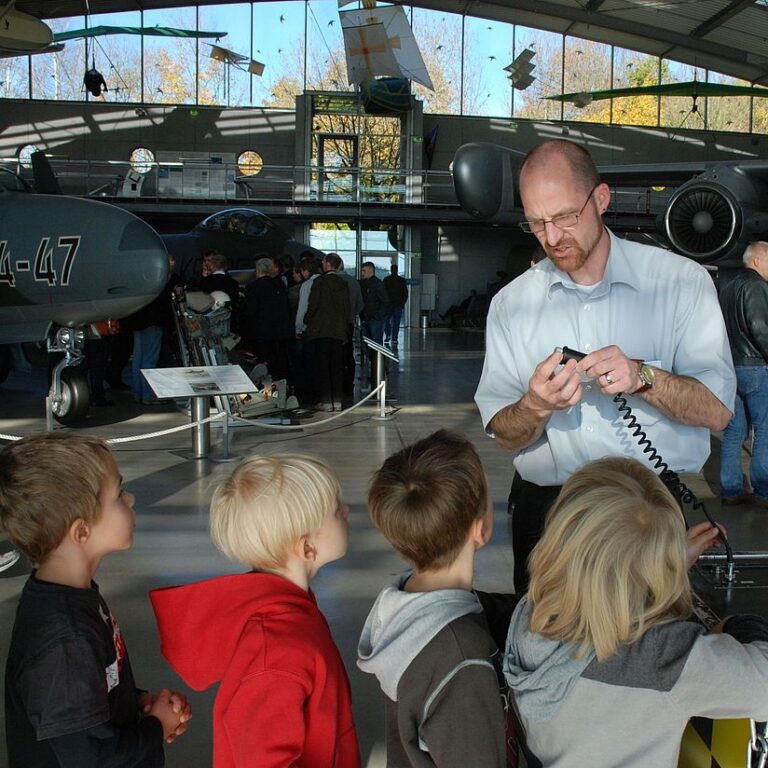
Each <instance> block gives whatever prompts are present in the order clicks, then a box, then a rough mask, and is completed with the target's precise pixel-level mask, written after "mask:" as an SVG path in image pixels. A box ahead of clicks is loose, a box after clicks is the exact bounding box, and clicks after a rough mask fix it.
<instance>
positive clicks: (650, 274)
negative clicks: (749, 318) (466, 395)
mask: <svg viewBox="0 0 768 768" xmlns="http://www.w3.org/2000/svg"><path fill="white" fill-rule="evenodd" d="M520 195H521V198H522V202H523V209H524V212H525V219H524V220H523V222H521V226H522V227H523V229H524V230H525V231H528V232H533V234H535V235H536V237H537V238H538V240H539V243H540V245H541V247H542V248H543V249H544V250H545V252H546V254H547V256H548V259H547V260H545V261H543V262H541V263H540V264H537V265H536V266H535V267H533V268H531V269H529V270H527V271H526V272H525V273H523V274H522V275H521V276H520V277H519V278H517V279H516V280H514V281H513V282H512V283H510V284H509V285H508V286H506V287H505V288H503V289H502V290H501V291H500V292H499V293H498V294H497V296H496V297H495V298H494V300H493V302H492V304H491V309H490V312H489V315H488V323H487V330H486V358H485V365H484V367H483V374H482V377H481V379H480V384H479V385H478V389H477V393H476V395H475V400H476V402H477V405H478V407H479V409H480V413H481V416H482V418H483V424H484V426H485V428H486V430H487V431H488V432H489V434H492V435H493V436H494V437H495V438H496V440H497V441H498V442H499V443H500V444H501V445H502V447H504V448H505V449H506V450H508V451H511V452H512V453H514V454H515V459H514V464H515V470H516V471H517V472H518V473H520V475H521V477H522V480H523V488H522V489H521V492H520V495H519V497H518V498H517V501H516V503H515V509H514V514H513V520H512V538H513V549H514V553H515V585H516V589H518V590H523V589H524V588H525V587H526V586H527V568H526V561H527V558H528V555H529V554H530V551H531V550H532V549H533V546H534V545H535V543H536V541H538V539H539V537H540V535H541V530H542V528H543V525H544V516H545V514H546V511H547V509H548V508H549V506H550V505H551V503H552V501H554V498H555V497H556V496H557V493H558V492H559V489H560V486H561V485H562V483H563V481H564V480H565V479H566V478H567V477H568V476H569V475H570V474H571V473H572V472H573V471H575V470H576V469H577V468H578V467H580V466H582V465H583V464H584V463H586V462H587V461H590V460H592V459H596V458H600V457H602V456H605V455H609V454H619V455H627V456H634V457H635V458H638V459H640V460H641V461H647V459H648V456H647V455H646V454H644V453H643V451H642V448H641V447H639V446H638V444H637V442H636V440H635V438H633V436H632V435H631V433H630V431H629V430H628V429H627V428H626V426H625V423H626V422H624V421H623V420H622V417H621V414H620V413H619V411H618V410H617V407H616V404H615V403H613V401H612V399H613V396H614V395H616V394H617V393H624V394H625V395H633V396H632V397H630V398H629V403H630V405H631V407H632V410H633V412H634V414H635V415H636V417H637V421H638V422H639V423H640V424H641V425H642V428H643V430H644V431H645V432H646V433H647V436H648V438H649V439H650V441H651V442H652V443H653V445H654V447H655V448H656V449H657V450H658V451H659V453H660V455H661V456H662V457H663V459H664V460H665V461H666V462H667V464H668V465H669V468H670V469H671V470H673V471H675V472H698V471H699V470H700V469H701V467H702V466H703V464H704V461H705V460H706V458H707V456H708V455H709V439H710V437H709V431H710V430H722V429H724V428H725V426H726V425H727V423H728V421H729V420H730V417H731V409H732V407H733V400H734V393H735V377H734V372H733V364H732V362H731V355H730V350H729V347H728V340H727V336H726V332H725V326H724V323H723V319H722V315H721V313H720V309H719V305H718V301H717V296H716V293H715V289H714V286H713V284H712V281H711V280H710V278H709V275H708V274H707V273H706V270H704V269H703V268H702V267H701V266H699V265H697V264H695V263H694V262H693V261H690V260H688V259H685V258H683V257H681V256H677V255H675V254H672V253H670V252H668V251H664V250H662V249H659V248H651V247H649V246H644V245H639V244H636V243H630V242H628V241H624V240H620V239H618V238H616V237H615V236H614V235H613V234H612V233H611V232H609V231H608V230H607V229H606V228H605V227H604V226H603V222H602V219H601V216H602V214H603V213H604V212H605V210H606V209H607V207H608V204H609V203H610V199H611V193H610V189H609V188H608V185H607V184H604V183H602V182H601V181H600V178H599V175H598V173H597V169H596V168H595V166H594V163H593V162H592V158H591V157H590V156H589V153H588V152H587V151H586V150H584V149H583V148H582V147H580V146H579V145H577V144H574V143H573V142H570V141H565V140H554V141H549V142H545V143H544V144H541V145H539V146H537V147H535V148H534V149H533V150H532V151H531V152H530V153H529V154H528V155H527V157H526V159H525V160H524V162H523V165H522V169H521V173H520ZM565 346H567V347H570V348H572V349H576V350H579V351H581V352H584V353H587V354H586V357H585V358H584V359H583V360H581V361H579V362H577V361H575V360H570V361H568V362H566V363H565V365H562V362H563V358H562V354H561V353H560V352H556V351H553V350H555V348H556V347H565ZM606 396H608V397H606Z"/></svg>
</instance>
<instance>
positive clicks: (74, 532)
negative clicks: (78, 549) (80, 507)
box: [67, 517, 91, 544]
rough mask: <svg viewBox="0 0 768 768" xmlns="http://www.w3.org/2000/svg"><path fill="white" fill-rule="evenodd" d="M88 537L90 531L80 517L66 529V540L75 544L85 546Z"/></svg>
mask: <svg viewBox="0 0 768 768" xmlns="http://www.w3.org/2000/svg"><path fill="white" fill-rule="evenodd" d="M90 535H91V529H90V528H89V527H88V523H86V522H85V520H83V518H82V517H78V518H77V520H75V521H73V522H72V524H71V525H70V526H69V528H68V529H67V536H68V538H69V539H70V540H71V541H72V542H74V543H75V544H85V542H86V541H88V539H89V538H90Z"/></svg>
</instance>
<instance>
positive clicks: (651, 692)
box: [504, 599, 768, 768]
mask: <svg viewBox="0 0 768 768" xmlns="http://www.w3.org/2000/svg"><path fill="white" fill-rule="evenodd" d="M530 610H531V609H530V606H529V604H528V602H527V600H526V599H523V600H521V602H520V603H519V604H518V606H517V609H516V610H515V613H514V614H513V616H512V622H511V624H510V627H509V636H508V638H507V648H506V652H505V655H504V674H505V676H506V678H507V682H508V683H509V687H510V689H511V690H512V692H513V694H514V696H515V702H516V703H517V707H518V710H519V712H520V716H521V719H522V722H523V725H524V727H525V731H526V737H527V742H528V748H529V749H530V750H531V751H532V752H533V754H534V755H535V756H536V757H537V758H538V759H539V760H541V762H542V764H543V765H544V766H545V768H584V766H589V767H590V768H615V766H619V765H620V766H622V768H675V766H677V762H678V754H679V751H680V740H681V737H682V735H683V730H684V729H685V726H686V724H687V722H688V720H689V718H691V717H696V716H699V717H707V718H734V717H754V718H755V719H757V720H765V719H768V643H765V642H761V641H756V642H751V643H748V644H743V643H741V642H739V640H737V639H736V638H735V637H731V636H730V635H728V634H705V633H704V629H703V628H702V627H701V626H699V625H698V624H694V623H692V622H687V621H675V622H671V623H669V624H660V625H656V626H654V627H651V629H649V630H648V631H647V632H646V633H645V634H644V635H643V636H642V637H641V638H640V639H639V640H637V641H636V642H634V643H632V644H631V645H623V646H620V647H619V649H618V650H617V651H616V653H615V654H614V655H613V656H611V657H610V658H608V659H606V660H605V661H603V662H598V661H597V659H596V658H595V656H594V653H590V654H587V655H585V656H583V657H581V658H574V656H575V652H576V646H575V645H574V644H571V643H567V644H565V643H558V642H555V641H552V640H547V639H546V638H543V637H541V635H537V634H534V633H532V632H531V631H530V629H529V624H528V619H529V615H530ZM726 629H727V626H726Z"/></svg>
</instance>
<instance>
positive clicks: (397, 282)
mask: <svg viewBox="0 0 768 768" xmlns="http://www.w3.org/2000/svg"><path fill="white" fill-rule="evenodd" d="M389 271H390V274H389V275H387V276H386V277H385V278H384V288H385V289H386V291H387V298H388V299H389V312H388V313H387V316H386V317H385V318H384V341H389V342H391V343H392V346H393V347H396V346H397V337H398V336H399V335H400V321H401V320H402V319H403V309H404V308H405V302H406V301H408V283H406V282H405V278H402V277H400V275H398V274H397V264H393V265H392V266H391V267H390V268H389Z"/></svg>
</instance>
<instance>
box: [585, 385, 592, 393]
mask: <svg viewBox="0 0 768 768" xmlns="http://www.w3.org/2000/svg"><path fill="white" fill-rule="evenodd" d="M584 389H586V390H587V392H591V391H592V385H591V384H586V385H585V386H584Z"/></svg>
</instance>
